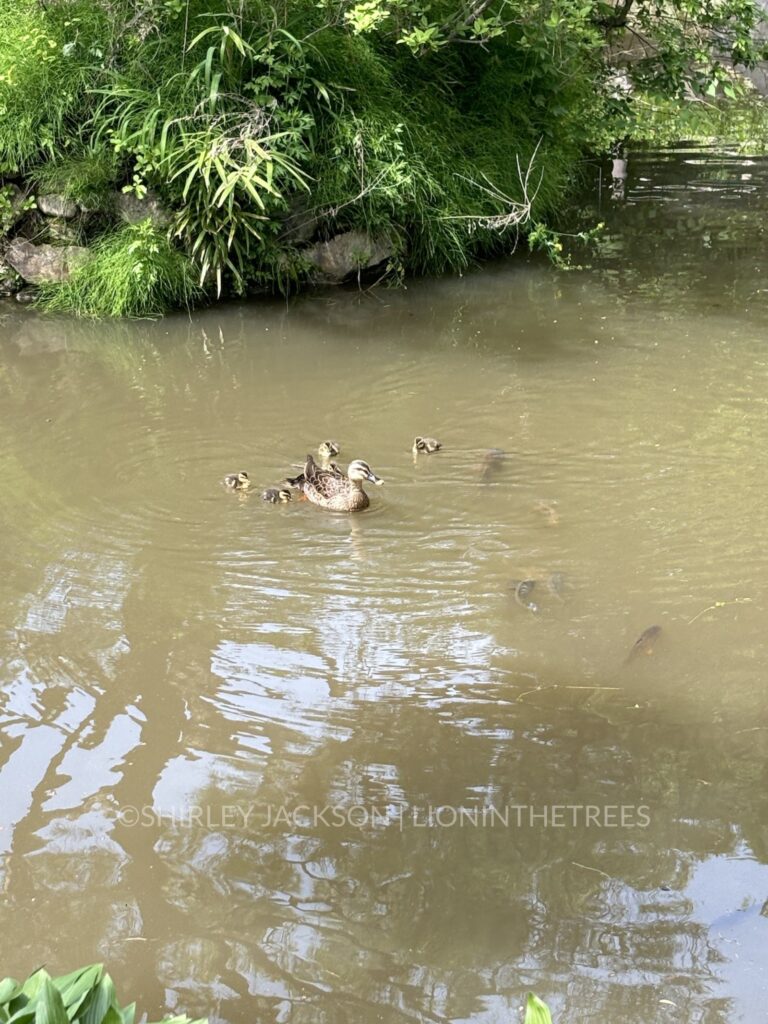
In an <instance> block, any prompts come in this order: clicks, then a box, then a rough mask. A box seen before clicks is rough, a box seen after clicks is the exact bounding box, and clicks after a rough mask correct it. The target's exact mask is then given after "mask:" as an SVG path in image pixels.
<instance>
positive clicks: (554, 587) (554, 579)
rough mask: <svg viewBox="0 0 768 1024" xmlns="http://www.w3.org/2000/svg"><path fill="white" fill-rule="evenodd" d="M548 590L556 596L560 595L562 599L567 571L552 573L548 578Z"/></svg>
mask: <svg viewBox="0 0 768 1024" xmlns="http://www.w3.org/2000/svg"><path fill="white" fill-rule="evenodd" d="M547 590H548V591H549V592H550V594H552V595H553V596H554V597H559V598H560V600H561V601H562V599H563V591H564V590H565V573H564V572H553V573H550V575H549V578H548V579H547Z"/></svg>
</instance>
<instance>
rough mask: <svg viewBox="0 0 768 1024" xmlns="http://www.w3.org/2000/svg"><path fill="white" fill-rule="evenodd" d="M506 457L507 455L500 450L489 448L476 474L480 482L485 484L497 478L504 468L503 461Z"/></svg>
mask: <svg viewBox="0 0 768 1024" xmlns="http://www.w3.org/2000/svg"><path fill="white" fill-rule="evenodd" d="M506 457H507V453H506V452H505V451H502V449H501V448H489V449H488V451H487V452H486V453H485V455H483V457H482V459H481V460H480V471H479V474H478V475H479V477H480V482H481V483H484V484H487V483H490V482H491V480H492V479H493V478H494V477H495V476H498V474H499V473H500V472H501V470H502V468H503V466H504V459H505V458H506Z"/></svg>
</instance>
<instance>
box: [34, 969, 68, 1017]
mask: <svg viewBox="0 0 768 1024" xmlns="http://www.w3.org/2000/svg"><path fill="white" fill-rule="evenodd" d="M35 1024H69V1019H68V1017H67V1011H66V1010H65V1009H64V1000H63V999H62V998H61V992H59V990H58V989H57V988H56V986H55V985H54V984H53V981H52V980H51V979H50V978H45V979H44V981H43V983H42V985H41V987H40V991H39V992H38V994H37V999H36V1000H35Z"/></svg>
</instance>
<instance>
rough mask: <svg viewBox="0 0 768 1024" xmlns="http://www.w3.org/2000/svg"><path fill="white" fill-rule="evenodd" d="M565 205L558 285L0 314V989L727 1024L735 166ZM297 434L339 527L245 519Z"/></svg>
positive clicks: (760, 194)
mask: <svg viewBox="0 0 768 1024" xmlns="http://www.w3.org/2000/svg"><path fill="white" fill-rule="evenodd" d="M605 185H606V179H605V177H603V188H602V191H601V194H600V195H599V196H597V197H596V198H595V200H594V202H595V206H596V209H595V213H594V217H595V218H596V217H600V218H602V219H604V220H605V221H606V222H607V228H606V231H605V233H604V235H603V237H602V240H601V241H600V243H599V245H598V248H597V249H596V250H595V252H593V253H591V254H590V253H587V254H584V253H577V254H576V256H575V258H576V260H578V261H581V262H586V263H587V264H589V266H588V267H587V268H586V269H583V270H579V271H572V272H570V273H564V272H559V271H556V270H554V269H553V268H552V267H551V266H549V265H548V264H547V263H545V262H543V261H541V260H539V259H530V258H521V257H520V256H518V257H516V258H514V259H511V260H509V261H504V262H500V263H497V264H493V265H489V266H485V267H483V268H481V269H479V270H477V271H475V272H472V273H469V274H467V275H465V276H464V277H462V278H446V279H442V280H436V281H420V282H413V283H411V284H409V286H408V287H407V289H404V290H399V291H398V290H382V289H378V290H374V291H367V292H357V291H355V290H353V289H350V290H347V291H343V290H339V291H324V292H319V293H317V294H313V295H309V296H305V297H302V298H300V299H298V300H295V301H291V302H290V303H288V304H286V303H283V302H269V303H254V304H241V305H232V306H227V307H220V308H216V309H213V310H210V311H204V312H201V313H196V314H194V315H192V316H191V317H189V316H182V315H179V316H174V317H170V318H168V319H166V320H163V321H161V322H138V323H99V324H91V323H83V322H77V321H72V320H66V319H51V318H45V317H43V316H39V315H37V314H35V313H29V312H28V311H26V310H21V311H20V310H18V309H17V307H16V306H15V305H13V304H12V303H6V304H5V305H3V306H2V308H1V309H0V468H1V469H2V484H1V485H0V526H1V528H2V529H1V534H0V635H1V636H2V647H1V648H0V974H12V975H16V976H19V975H20V976H24V975H26V974H27V973H28V972H30V971H31V970H33V969H34V968H36V967H37V966H38V965H39V964H41V963H45V964H46V965H47V966H48V969H49V970H50V971H51V972H59V973H61V972H64V971H65V970H69V969H72V968H74V967H75V966H77V965H80V964H84V963H87V962H92V961H96V960H103V961H105V962H106V963H107V964H108V967H109V970H110V971H111V973H112V975H113V977H114V979H115V981H116V984H117V986H118V992H119V993H120V995H121V996H122V997H123V998H124V1000H125V1001H130V1000H132V999H136V1000H137V1001H138V1004H139V1008H140V1011H146V1012H148V1013H149V1016H150V1019H157V1018H159V1017H160V1016H162V1015H163V1014H164V1013H166V1012H170V1011H177V1012H181V1011H186V1012H188V1013H190V1014H192V1015H209V1016H210V1017H211V1019H212V1020H220V1021H226V1022H231V1024H345V1022H348V1024H374V1022H376V1024H399V1022H405V1021H413V1022H417V1024H421V1022H424V1024H432V1022H440V1024H445V1022H448V1021H451V1022H457V1024H458V1022H472V1024H510V1022H514V1021H516V1020H519V1019H520V1007H521V1006H522V1004H523V1002H524V998H525V993H526V991H527V990H529V989H532V990H533V991H535V992H537V993H538V994H539V995H540V996H541V997H543V998H544V999H546V1000H547V1001H548V1002H549V1003H550V1005H551V1007H552V1009H553V1012H554V1015H555V1020H556V1021H557V1024H586V1022H587V1021H589V1022H593V1021H596V1020H603V1021H610V1022H611V1024H648V1022H651V1021H653V1022H656V1021H660V1022H664V1021H670V1022H672V1021H674V1022H675V1024H679V1022H684V1024H725V1022H728V1024H735V1022H746V1024H753V1022H756V1021H758V1020H765V1019H766V1005H767V1004H768V970H766V950H768V769H767V767H766V766H767V765H768V678H767V677H766V664H767V663H768V630H767V629H766V610H767V609H768V571H767V570H768V520H767V516H766V499H765V478H764V473H765V468H766V452H768V310H767V307H766V303H767V301H768V290H767V289H768V260H767V259H766V256H767V255H768V254H767V252H766V235H765V225H766V222H767V218H768V192H767V191H766V190H767V188H768V163H767V162H766V161H765V160H761V159H759V158H747V157H745V156H742V155H739V154H736V153H722V152H721V153H719V154H718V153H708V152H706V151H703V150H696V149H693V148H690V149H684V148H683V149H679V150H678V151H676V152H669V153H657V154H645V155H643V154H634V155H632V156H631V158H630V163H629V178H628V181H627V192H626V195H627V198H626V202H617V201H614V200H612V199H611V198H610V193H609V190H608V189H607V188H606V187H605ZM417 434H427V435H434V436H436V437H438V438H439V439H440V440H442V442H443V446H444V447H443V449H442V451H440V452H438V453H437V454H435V455H431V456H424V455H421V456H419V457H418V458H415V457H414V456H413V455H412V453H411V444H412V441H413V438H414V436H415V435H417ZM325 438H333V439H335V440H337V441H338V442H339V444H340V445H341V448H342V453H341V456H340V457H339V461H342V462H344V464H346V462H347V461H348V460H350V459H352V458H355V457H362V458H365V459H367V460H368V461H369V462H370V464H371V466H372V467H373V468H374V470H375V471H376V472H377V473H379V474H380V475H381V476H382V477H384V479H385V485H384V486H383V487H380V488H378V487H377V488H371V491H372V493H371V499H372V500H371V508H370V509H369V510H368V511H367V512H365V513H361V514H358V515H355V516H345V515H334V514H330V513H327V512H324V511H323V510H321V509H318V508H316V507H314V506H313V505H311V504H309V503H307V502H300V501H295V500H294V501H293V502H291V503H290V504H287V505H284V506H272V505H268V504H266V503H264V502H262V501H261V500H260V497H259V494H260V491H261V489H262V488H263V487H266V486H270V485H275V484H278V483H279V482H280V481H281V479H282V478H283V477H284V476H285V475H286V473H291V472H293V470H292V469H291V466H292V464H295V463H297V462H301V461H302V460H303V457H304V455H305V453H306V452H308V451H316V449H317V445H318V443H319V442H320V441H322V440H323V439H325ZM491 449H499V450H500V451H501V452H503V455H496V457H490V458H489V457H488V456H487V453H488V451H489V450H491ZM238 470H246V471H247V472H249V473H250V476H251V479H252V480H253V481H254V485H255V486H254V492H253V493H252V494H249V495H246V496H240V495H237V494H230V493H226V492H225V491H224V490H223V489H222V488H221V486H220V485H219V480H220V479H221V477H222V476H223V475H224V474H225V473H227V472H232V471H238ZM529 579H530V580H534V581H535V586H534V588H533V589H532V590H531V591H530V592H529V593H528V594H526V593H525V590H526V588H522V589H521V590H519V591H518V593H517V595H516V594H515V587H514V581H521V580H529ZM650 626H660V627H661V632H660V633H659V634H658V637H657V638H656V640H655V642H654V643H649V644H647V645H641V648H640V649H639V650H638V651H637V652H636V656H633V657H629V660H628V655H630V652H631V651H632V648H633V644H634V643H635V641H636V640H637V639H638V637H639V636H640V635H641V634H642V633H643V631H644V630H645V629H647V628H648V627H650Z"/></svg>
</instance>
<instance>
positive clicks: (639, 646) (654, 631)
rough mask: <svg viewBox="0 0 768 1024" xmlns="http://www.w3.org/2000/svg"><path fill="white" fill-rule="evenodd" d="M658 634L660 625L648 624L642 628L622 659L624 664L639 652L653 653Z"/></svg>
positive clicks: (659, 633) (659, 634)
mask: <svg viewBox="0 0 768 1024" xmlns="http://www.w3.org/2000/svg"><path fill="white" fill-rule="evenodd" d="M660 636H661V626H649V627H648V629H644V630H643V632H642V633H641V634H640V636H639V637H638V638H637V640H635V642H634V644H633V645H632V649H631V650H630V652H629V654H628V655H627V657H626V658H625V659H624V664H625V665H626V664H627V663H628V662H630V661H632V660H633V659H634V658H636V657H637V656H638V655H640V654H645V655H650V654H653V652H654V649H655V647H656V644H657V642H658V639H659V637H660Z"/></svg>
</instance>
